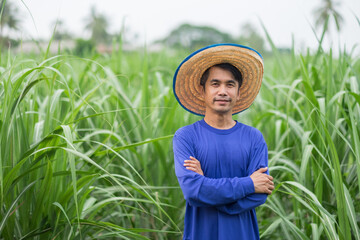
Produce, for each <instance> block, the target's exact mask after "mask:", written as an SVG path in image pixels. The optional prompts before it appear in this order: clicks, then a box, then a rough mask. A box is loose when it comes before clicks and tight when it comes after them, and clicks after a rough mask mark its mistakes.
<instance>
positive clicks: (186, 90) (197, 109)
mask: <svg viewBox="0 0 360 240" xmlns="http://www.w3.org/2000/svg"><path fill="white" fill-rule="evenodd" d="M220 63H230V64H232V65H233V66H234V67H236V68H237V69H239V71H240V72H241V75H242V78H243V81H242V85H241V87H240V89H239V91H240V97H239V99H238V100H237V102H236V104H235V106H234V107H233V111H232V114H237V113H240V112H242V111H244V110H246V109H247V108H249V107H250V105H251V104H252V103H253V102H254V100H255V98H256V96H257V95H258V93H259V91H260V87H261V82H262V78H263V75H264V63H263V58H262V56H261V54H260V53H258V52H257V51H256V50H254V49H252V48H250V47H246V46H242V45H238V44H228V43H225V44H216V45H210V46H207V47H204V48H201V49H199V50H197V51H195V52H194V53H192V54H190V55H189V56H188V57H187V58H185V59H184V61H182V62H181V64H180V65H179V67H178V68H177V70H176V72H175V75H174V81H173V90H174V95H175V97H176V99H177V101H178V102H179V103H180V105H181V106H182V107H183V108H185V109H186V110H187V111H189V112H191V113H194V114H197V115H201V116H203V115H205V102H204V97H203V87H202V86H201V85H200V78H201V76H202V75H203V74H204V72H205V71H206V70H207V69H208V68H209V67H211V66H214V65H216V64H220Z"/></svg>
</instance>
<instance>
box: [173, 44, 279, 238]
mask: <svg viewBox="0 0 360 240" xmlns="http://www.w3.org/2000/svg"><path fill="white" fill-rule="evenodd" d="M262 77H263V60H262V57H261V55H260V54H259V53H258V52H256V51H255V50H253V49H251V48H249V47H245V46H241V45H236V44H218V45H211V46H208V47H205V48H203V49H200V50H198V51H196V52H194V53H193V54H191V55H190V56H189V57H187V58H186V59H185V60H184V61H183V62H182V63H181V64H180V66H179V67H178V69H177V70H176V73H175V76H174V94H175V97H176V99H177V100H178V102H179V103H180V105H181V106H182V107H184V108H185V109H186V110H187V111H189V112H191V113H194V114H197V115H202V116H205V117H204V118H203V119H202V120H200V121H197V122H195V123H193V124H191V125H188V126H185V127H182V128H180V129H179V130H177V131H176V133H175V136H174V139H173V149H174V161H175V173H176V176H177V178H178V181H179V184H180V187H181V189H182V191H183V194H184V197H185V200H186V213H185V222H184V225H185V227H184V236H183V239H191V240H202V239H204V240H211V239H219V240H225V239H229V240H234V239H245V240H249V239H259V230H258V225H257V219H256V213H255V208H256V207H257V206H259V205H261V204H263V203H265V201H266V198H267V196H268V195H269V194H271V192H272V190H273V189H274V183H273V181H272V180H273V178H272V177H271V176H269V175H268V169H267V165H268V153H267V146H266V143H265V140H264V138H263V136H262V134H261V132H260V131H259V130H257V129H255V128H253V127H250V126H247V125H245V124H242V123H240V122H237V121H236V120H235V121H234V120H233V119H232V115H233V114H237V113H240V112H242V111H244V110H245V109H247V108H248V107H249V106H250V105H251V104H252V102H253V101H254V99H255V97H256V95H257V94H258V92H259V90H260V86H261V81H262Z"/></svg>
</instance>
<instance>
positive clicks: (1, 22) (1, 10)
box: [0, 0, 20, 37]
mask: <svg viewBox="0 0 360 240" xmlns="http://www.w3.org/2000/svg"><path fill="white" fill-rule="evenodd" d="M0 14H1V15H0V37H4V36H3V30H4V28H8V29H10V30H11V29H13V30H18V29H19V28H18V25H19V23H20V20H19V19H18V18H17V16H18V9H17V8H16V7H14V6H13V5H12V3H11V2H9V1H6V0H0Z"/></svg>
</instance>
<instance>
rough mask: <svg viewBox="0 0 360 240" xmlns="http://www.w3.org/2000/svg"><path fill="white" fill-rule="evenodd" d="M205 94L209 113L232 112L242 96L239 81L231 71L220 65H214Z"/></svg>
mask: <svg viewBox="0 0 360 240" xmlns="http://www.w3.org/2000/svg"><path fill="white" fill-rule="evenodd" d="M203 94H204V100H205V107H206V112H207V113H210V112H213V113H217V114H226V113H229V112H230V113H232V109H233V107H234V106H235V104H236V101H237V100H238V99H239V96H240V95H239V83H238V81H236V80H235V79H234V76H233V75H232V73H231V72H229V71H227V70H224V69H222V68H219V67H212V68H211V69H210V72H209V77H208V79H207V81H206V83H205V89H203ZM209 111H210V112H209Z"/></svg>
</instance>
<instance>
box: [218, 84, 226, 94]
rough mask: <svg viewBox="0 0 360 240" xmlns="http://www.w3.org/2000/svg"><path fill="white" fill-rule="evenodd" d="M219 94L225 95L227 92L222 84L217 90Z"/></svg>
mask: <svg viewBox="0 0 360 240" xmlns="http://www.w3.org/2000/svg"><path fill="white" fill-rule="evenodd" d="M218 94H219V95H227V92H226V86H224V85H221V86H220V87H219V92H218Z"/></svg>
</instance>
